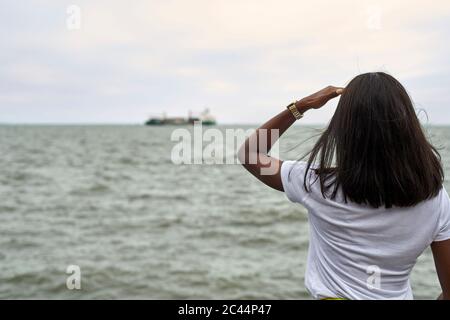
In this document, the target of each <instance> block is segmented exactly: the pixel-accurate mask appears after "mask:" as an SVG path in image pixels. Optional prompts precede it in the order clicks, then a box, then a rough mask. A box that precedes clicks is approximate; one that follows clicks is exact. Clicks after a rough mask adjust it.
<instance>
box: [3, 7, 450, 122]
mask: <svg viewBox="0 0 450 320" xmlns="http://www.w3.org/2000/svg"><path fill="white" fill-rule="evenodd" d="M70 5H76V6H77V7H75V10H73V7H72V8H71V7H69V6H70ZM0 7H1V9H0V24H1V28H0V57H1V60H0V61H1V64H0V122H7V123H8V122H9V123H98V122H105V123H142V122H143V121H144V120H145V119H146V118H147V117H148V116H150V115H160V114H161V113H162V112H166V113H167V114H168V115H173V116H176V115H187V111H188V110H193V111H201V110H202V109H203V108H204V107H209V108H210V109H211V110H212V112H213V114H214V115H215V116H216V117H217V118H218V120H219V122H221V123H259V122H262V121H264V120H266V118H268V117H270V116H272V115H274V114H275V113H277V112H278V111H279V110H280V109H281V108H282V107H284V106H285V105H286V104H288V103H289V102H291V100H293V99H294V98H301V97H302V96H305V95H307V94H310V93H312V92H313V91H316V90H318V89H320V88H322V87H324V86H326V85H329V84H332V85H337V86H343V85H345V84H346V83H347V82H348V81H349V80H350V79H351V78H352V77H354V76H355V75H356V74H358V73H362V72H368V71H380V70H381V71H387V72H389V73H391V74H392V75H394V76H395V77H396V78H398V79H399V80H400V81H401V82H402V83H403V84H404V85H405V86H406V88H407V89H408V91H409V92H410V94H411V95H412V97H413V99H414V101H415V102H416V106H417V107H418V108H422V109H424V110H425V111H426V112H427V114H428V118H429V122H430V123H436V124H450V90H449V89H450V64H449V57H450V41H449V40H450V1H449V0H432V1H416V0H409V1H395V0H389V1H375V0H374V1H364V0H363V1H361V0H359V1H350V0H349V1H345V0H343V1H331V0H330V1H319V0H315V1H302V0H293V1H283V0H251V1H249V0H222V1H219V0H161V1H159V0H149V1H140V0H133V1H113V0H103V1H101V0H86V1H77V0H73V1H62V0H54V1H45V0H40V1H38V0H34V1H31V0H28V1H26V0H21V1H12V0H11V1H5V0H2V1H1V6H0ZM68 8H69V11H68ZM76 8H80V9H81V15H80V17H81V20H80V28H79V29H78V24H77V22H78V20H77V19H76V18H77V12H76ZM334 106H335V104H334V103H331V104H330V105H329V106H327V107H325V108H323V109H321V110H318V111H313V112H310V113H308V114H307V115H306V116H305V118H304V120H302V121H303V122H306V123H326V122H328V120H329V119H330V116H331V115H332V112H333V108H334Z"/></svg>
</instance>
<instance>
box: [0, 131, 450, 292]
mask: <svg viewBox="0 0 450 320" xmlns="http://www.w3.org/2000/svg"><path fill="white" fill-rule="evenodd" d="M239 128H240V129H242V128H244V129H246V130H247V129H251V128H254V127H253V126H217V127H214V128H209V129H214V130H213V134H212V135H217V134H218V133H220V132H221V133H223V134H224V136H225V132H226V131H227V130H235V129H239ZM180 129H181V131H180ZM203 129H205V130H206V129H207V128H203ZM322 129H323V128H322V127H320V126H294V127H292V128H291V129H289V130H288V132H287V133H286V134H285V135H283V136H282V137H281V140H280V143H279V153H280V157H281V158H282V159H298V158H300V157H301V156H302V155H304V154H305V153H306V152H307V151H308V150H309V148H310V147H311V146H312V144H313V143H314V141H315V139H316V138H317V135H318V134H320V132H321V130H322ZM177 130H178V131H177ZM425 130H426V134H427V136H428V137H429V139H430V140H431V141H432V143H433V144H434V145H436V146H437V147H438V148H439V151H440V153H441V155H442V161H443V164H444V167H445V173H446V177H448V176H449V175H450V167H449V159H450V151H449V149H448V147H449V145H448V143H449V141H450V127H445V126H442V127H438V126H427V127H425ZM192 131H193V129H192V128H191V127H182V128H180V127H164V126H162V127H146V126H141V125H1V126H0V167H1V170H0V298H1V299H311V297H310V295H309V293H308V292H307V290H306V288H305V285H304V273H305V263H306V255H307V249H308V215H307V212H306V210H305V209H304V208H303V207H302V206H300V205H295V204H292V203H290V202H289V201H288V200H287V199H286V197H285V195H284V194H283V193H281V192H278V191H274V190H272V189H270V188H268V187H266V186H264V185H263V184H261V183H260V182H258V181H257V180H256V179H255V178H254V177H252V176H251V175H250V174H248V173H247V172H246V171H245V170H244V169H243V168H242V167H241V166H240V165H238V164H237V161H235V162H234V163H228V164H227V163H217V162H219V161H216V163H214V161H207V160H208V159H203V155H202V159H201V160H202V161H201V163H197V164H195V163H192V164H189V163H177V161H175V162H174V148H176V146H177V145H178V146H179V143H180V140H176V139H174V137H175V138H176V137H178V138H179V137H180V136H181V135H182V134H186V133H187V132H188V133H192V134H193V132H192ZM180 133H181V135H180ZM191 142H192V141H191ZM215 143H218V146H219V147H220V146H221V145H222V144H223V145H226V144H227V145H229V144H231V145H232V142H230V141H222V142H220V139H219V140H217V141H216V142H215ZM205 144H207V143H205ZM215 146H217V144H216V145H215ZM203 147H205V146H203ZM193 149H194V148H193ZM217 150H218V149H217ZM185 151H186V150H185ZM188 151H189V150H188ZM217 154H218V155H220V152H219V151H217ZM217 154H216V153H214V157H216V155H217ZM184 156H186V154H184ZM222 156H223V157H224V158H225V157H228V158H229V157H233V152H232V151H231V156H230V150H227V148H226V147H224V154H223V155H222ZM206 158H207V156H206ZM194 160H195V159H194ZM209 160H211V159H209ZM216 160H217V159H216ZM193 162H195V161H193ZM197 162H198V161H197ZM224 162H225V161H224ZM424 169H425V168H424ZM445 186H446V188H447V190H450V189H449V187H450V180H449V179H447V180H446V182H445ZM424 214H426V213H424ZM411 237H414V233H411ZM411 283H412V287H413V291H414V295H415V298H416V299H435V298H436V297H437V296H438V294H439V293H440V287H439V283H438V279H437V276H436V272H435V268H434V263H433V259H432V254H431V251H430V250H429V249H428V250H426V251H425V252H424V253H423V254H422V256H421V257H420V258H419V259H418V261H417V264H416V266H415V267H414V269H413V272H412V275H411Z"/></svg>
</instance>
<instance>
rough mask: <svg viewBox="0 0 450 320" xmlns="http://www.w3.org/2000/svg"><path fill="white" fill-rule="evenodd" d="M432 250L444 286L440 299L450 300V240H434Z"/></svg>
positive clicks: (440, 280)
mask: <svg viewBox="0 0 450 320" xmlns="http://www.w3.org/2000/svg"><path fill="white" fill-rule="evenodd" d="M431 250H432V251H433V257H434V264H435V265H436V272H437V275H438V278H439V282H440V284H441V288H442V293H441V295H440V296H439V297H438V299H439V300H450V240H444V241H437V242H433V243H432V244H431Z"/></svg>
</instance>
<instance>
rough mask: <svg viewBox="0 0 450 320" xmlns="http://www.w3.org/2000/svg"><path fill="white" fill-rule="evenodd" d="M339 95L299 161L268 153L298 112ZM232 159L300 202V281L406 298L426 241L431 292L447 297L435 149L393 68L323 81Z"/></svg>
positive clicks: (446, 239) (449, 228)
mask: <svg viewBox="0 0 450 320" xmlns="http://www.w3.org/2000/svg"><path fill="white" fill-rule="evenodd" d="M339 95H341V98H340V101H339V104H338V106H337V109H336V111H335V113H334V115H333V117H332V119H331V122H330V123H329V125H328V127H327V128H326V130H325V131H324V133H323V134H322V135H321V137H320V138H319V139H318V141H317V142H316V144H315V146H314V147H313V148H312V150H311V152H310V153H309V159H308V160H307V161H281V160H279V159H276V158H274V157H271V156H269V155H268V151H269V150H270V148H271V147H272V145H273V144H274V143H275V142H276V140H277V139H278V135H281V134H283V133H284V132H285V131H286V130H287V129H288V128H289V127H290V126H291V125H292V124H293V123H294V122H295V121H296V120H298V119H300V118H301V117H302V116H303V114H304V113H306V112H307V111H309V110H312V109H318V108H321V107H322V106H324V105H325V104H326V103H327V101H328V100H330V99H332V98H335V97H337V96H339ZM262 146H267V148H263V147H262ZM264 149H267V150H264ZM239 160H240V162H241V163H242V164H243V166H244V167H245V168H246V169H247V170H248V171H249V172H250V173H251V174H253V175H254V176H255V177H256V178H258V179H259V180H260V181H261V182H263V183H264V184H266V185H268V186H269V187H272V188H274V189H276V190H279V191H284V192H285V194H286V196H287V198H288V199H289V200H290V201H292V202H295V203H299V204H301V205H303V206H304V207H305V208H306V209H307V210H308V217H309V224H310V245H309V252H308V261H307V267H306V276H305V284H306V287H307V289H308V290H309V292H310V293H311V294H312V295H313V297H314V298H317V299H329V298H331V299H412V298H413V295H412V290H411V286H410V282H409V275H410V273H411V270H412V268H413V266H414V264H415V262H416V260H417V258H418V257H419V255H420V254H421V253H422V252H423V251H424V250H425V249H426V248H427V247H428V246H429V245H431V249H432V252H433V256H434V260H435V265H436V270H437V274H438V277H439V281H440V283H441V287H442V294H441V295H440V296H439V298H440V299H450V200H449V196H448V194H447V192H446V190H445V188H444V187H443V185H442V183H443V179H444V175H443V169H442V165H441V162H440V156H439V154H438V152H437V151H436V149H435V148H434V147H433V146H432V145H431V144H430V143H429V142H428V141H427V139H426V137H425V135H424V133H423V131H422V128H421V126H420V123H419V120H418V119H417V116H416V114H415V111H414V107H413V104H412V102H411V99H410V98H409V96H408V94H407V92H406V90H405V89H404V87H403V86H402V85H401V84H400V83H399V82H398V81H397V80H396V79H394V78H393V77H392V76H390V75H387V74H385V73H381V72H378V73H368V74H362V75H359V76H357V77H356V78H354V79H353V80H352V81H351V82H350V83H349V84H348V86H347V87H346V88H345V89H343V88H337V87H332V86H330V87H327V88H325V89H323V90H321V91H319V92H317V93H315V94H313V95H310V96H308V97H306V98H303V99H301V100H299V101H297V102H295V103H292V104H290V105H289V106H288V108H286V109H285V110H284V111H282V112H281V113H279V114H278V115H277V116H275V117H274V118H272V119H270V120H269V121H268V122H266V123H265V124H263V125H262V126H261V127H260V128H259V129H257V130H256V132H255V133H254V134H253V135H252V136H250V137H249V138H248V139H247V140H246V142H245V143H244V145H243V146H242V147H241V149H240V151H239Z"/></svg>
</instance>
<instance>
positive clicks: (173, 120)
mask: <svg viewBox="0 0 450 320" xmlns="http://www.w3.org/2000/svg"><path fill="white" fill-rule="evenodd" d="M195 122H201V124H202V125H207V126H211V125H215V124H216V123H217V122H216V119H215V118H214V117H213V116H212V115H211V113H210V112H209V109H205V110H204V111H203V112H202V113H200V115H199V116H193V115H192V112H190V111H189V114H188V117H187V118H184V117H166V115H163V116H162V117H152V118H150V119H148V120H147V121H146V122H145V125H147V126H159V125H175V126H180V125H181V126H182V125H193V124H194V123H195Z"/></svg>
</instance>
